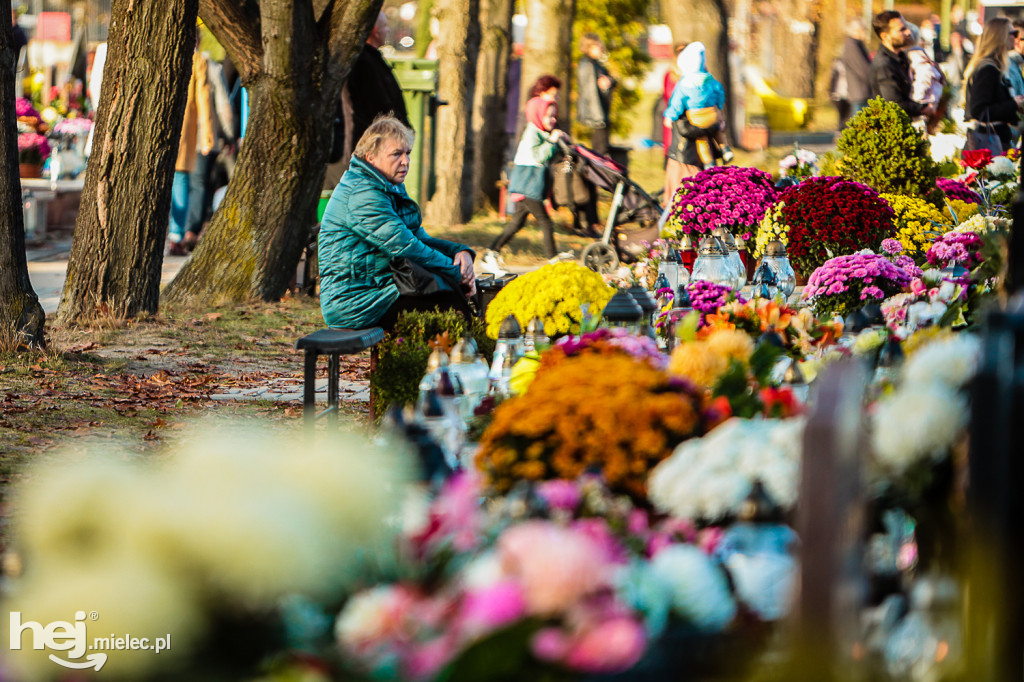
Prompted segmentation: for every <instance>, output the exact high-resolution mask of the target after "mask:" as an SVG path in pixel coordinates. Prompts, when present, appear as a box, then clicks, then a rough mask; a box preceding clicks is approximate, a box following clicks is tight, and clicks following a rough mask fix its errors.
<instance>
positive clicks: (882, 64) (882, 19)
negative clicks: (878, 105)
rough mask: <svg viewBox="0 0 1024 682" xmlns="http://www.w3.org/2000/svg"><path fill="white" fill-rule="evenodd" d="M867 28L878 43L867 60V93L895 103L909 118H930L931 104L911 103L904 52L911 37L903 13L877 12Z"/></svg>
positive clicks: (910, 43)
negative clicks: (869, 81)
mask: <svg viewBox="0 0 1024 682" xmlns="http://www.w3.org/2000/svg"><path fill="white" fill-rule="evenodd" d="M871 28H872V29H874V31H875V35H877V36H878V40H879V41H880V42H881V43H882V46H881V47H879V48H878V52H876V53H875V58H874V59H872V60H871V96H872V97H881V98H882V99H887V100H889V101H890V102H895V103H896V104H898V105H899V106H900V108H902V109H903V111H905V112H907V115H908V116H910V118H911V119H915V118H917V117H919V116H927V117H930V116H931V115H932V114H934V113H935V107H933V106H932V105H930V104H929V105H925V104H921V103H920V102H915V101H914V100H913V98H912V97H911V92H912V89H913V88H912V82H911V80H910V60H909V59H908V58H907V53H906V51H907V49H908V48H910V47H911V46H912V45H913V44H914V39H913V37H912V36H911V33H910V28H909V27H908V26H907V23H906V22H905V21H903V15H901V14H900V13H899V12H896V11H894V10H886V11H884V12H879V13H878V14H876V15H875V18H874V19H873V20H872V22H871Z"/></svg>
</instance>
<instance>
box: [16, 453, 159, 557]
mask: <svg viewBox="0 0 1024 682" xmlns="http://www.w3.org/2000/svg"><path fill="white" fill-rule="evenodd" d="M113 451H115V454H104V455H89V456H61V455H57V456H54V457H52V458H49V459H47V460H45V461H43V462H41V463H40V464H39V465H38V466H36V467H33V469H32V470H31V471H30V473H29V475H28V476H26V477H25V479H24V481H25V482H24V483H23V484H22V485H21V486H20V488H19V490H18V492H17V493H16V502H15V507H16V509H17V510H18V513H17V515H16V523H15V528H14V535H15V537H16V538H17V541H18V544H19V546H20V547H21V548H22V550H23V551H24V553H25V558H26V560H27V562H28V563H29V564H32V565H42V566H44V567H46V568H47V569H48V570H55V569H57V568H58V567H61V566H64V567H68V568H69V569H77V568H84V567H88V566H92V565H96V564H103V563H104V562H106V561H108V560H109V558H110V557H111V556H112V555H122V554H126V553H127V554H135V553H140V552H142V553H145V552H152V551H154V550H158V549H159V542H158V541H157V540H156V538H155V535H159V534H160V533H161V529H162V528H163V527H165V526H166V520H165V518H164V514H163V511H164V508H163V505H162V504H161V500H160V499H159V498H160V496H161V491H160V490H159V489H158V488H157V487H156V486H155V485H154V482H153V477H152V476H150V475H148V473H149V472H148V471H147V470H145V469H143V468H142V467H140V466H137V465H135V464H133V463H132V462H131V461H130V460H129V458H128V455H123V456H118V455H117V454H116V448H114V449H113Z"/></svg>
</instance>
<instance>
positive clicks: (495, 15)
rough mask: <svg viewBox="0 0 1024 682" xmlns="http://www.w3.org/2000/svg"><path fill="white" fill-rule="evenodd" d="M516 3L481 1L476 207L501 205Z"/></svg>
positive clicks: (475, 109) (475, 129) (475, 116)
mask: <svg viewBox="0 0 1024 682" xmlns="http://www.w3.org/2000/svg"><path fill="white" fill-rule="evenodd" d="M513 4H514V3H513V2H512V0H480V29H481V40H480V57H479V61H478V62H477V66H476V96H475V97H474V101H473V135H474V143H473V146H474V148H475V150H476V154H475V156H474V157H473V180H474V186H475V192H474V194H475V196H476V198H477V204H476V206H475V208H477V209H480V208H485V207H486V206H487V205H490V206H491V207H497V205H498V181H499V180H500V179H501V171H502V167H503V166H504V163H505V149H506V147H507V146H508V133H507V132H506V131H505V119H506V114H507V112H508V65H509V54H510V52H511V47H512V7H513Z"/></svg>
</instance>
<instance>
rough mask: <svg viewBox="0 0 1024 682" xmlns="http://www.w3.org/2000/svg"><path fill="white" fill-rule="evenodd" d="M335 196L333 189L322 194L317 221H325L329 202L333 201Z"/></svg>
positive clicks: (317, 209)
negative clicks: (333, 195)
mask: <svg viewBox="0 0 1024 682" xmlns="http://www.w3.org/2000/svg"><path fill="white" fill-rule="evenodd" d="M332 194H334V190H333V189H325V190H324V191H322V192H320V203H319V204H317V207H316V221H317V222H318V223H322V222H323V221H324V211H326V210H327V202H328V201H330V200H331V195H332Z"/></svg>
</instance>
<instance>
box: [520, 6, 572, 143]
mask: <svg viewBox="0 0 1024 682" xmlns="http://www.w3.org/2000/svg"><path fill="white" fill-rule="evenodd" d="M575 13H576V3H575V0H526V20H527V25H526V40H525V43H524V45H523V70H522V76H521V78H520V80H519V82H520V84H521V87H520V89H519V111H520V112H522V111H523V106H524V105H525V104H526V100H527V98H528V95H529V92H530V87H531V86H532V85H533V84H534V83H535V82H537V79H538V78H540V77H541V76H543V75H544V74H548V73H549V74H551V75H552V76H555V77H557V78H559V79H561V81H562V87H561V88H560V89H559V90H558V120H559V122H560V127H561V128H562V129H563V130H569V126H568V124H567V122H568V121H571V120H572V117H571V116H570V115H569V92H570V91H571V90H572V81H573V78H572V76H573V73H572V59H571V55H572V21H573V15H574V14H575ZM520 118H522V117H520ZM522 127H523V126H520V129H521V128H522Z"/></svg>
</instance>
